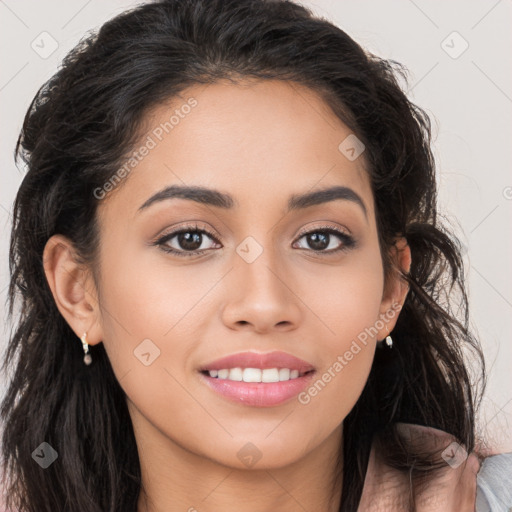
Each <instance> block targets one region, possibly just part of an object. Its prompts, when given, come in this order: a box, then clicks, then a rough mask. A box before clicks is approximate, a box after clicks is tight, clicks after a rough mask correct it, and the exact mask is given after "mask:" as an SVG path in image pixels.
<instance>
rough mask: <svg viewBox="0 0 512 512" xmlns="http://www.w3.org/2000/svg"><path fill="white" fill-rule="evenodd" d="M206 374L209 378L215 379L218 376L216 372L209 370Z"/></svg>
mask: <svg viewBox="0 0 512 512" xmlns="http://www.w3.org/2000/svg"><path fill="white" fill-rule="evenodd" d="M208 373H209V374H210V377H217V375H218V374H219V372H218V371H217V370H210V371H209V372H208Z"/></svg>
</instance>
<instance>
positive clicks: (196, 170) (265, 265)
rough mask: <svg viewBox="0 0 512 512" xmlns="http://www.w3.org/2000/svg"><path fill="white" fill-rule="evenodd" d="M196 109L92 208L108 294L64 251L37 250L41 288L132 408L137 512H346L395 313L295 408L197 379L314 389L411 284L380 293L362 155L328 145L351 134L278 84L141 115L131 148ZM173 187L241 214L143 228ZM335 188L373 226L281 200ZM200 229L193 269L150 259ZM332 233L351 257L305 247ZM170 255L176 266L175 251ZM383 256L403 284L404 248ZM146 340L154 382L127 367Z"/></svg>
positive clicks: (348, 212) (218, 87) (174, 212)
mask: <svg viewBox="0 0 512 512" xmlns="http://www.w3.org/2000/svg"><path fill="white" fill-rule="evenodd" d="M189 97H194V98H195V99H196V100H197V102H198V103H197V106H195V107H194V108H193V110H192V111H191V112H190V113H189V114H188V115H187V116H184V117H183V118H182V119H180V122H179V124H177V125H176V126H175V127H174V128H173V129H172V131H170V132H169V134H167V135H166V136H165V137H164V138H163V140H162V141H161V142H159V143H158V145H157V146H156V147H155V148H153V149H152V150H151V151H150V152H149V154H148V155H147V156H145V158H144V159H142V160H141V161H140V162H139V163H138V165H137V166H136V168H135V169H134V170H133V171H132V172H131V173H130V175H129V176H128V177H127V178H126V179H125V181H124V182H123V184H122V186H120V187H118V188H117V189H116V190H115V191H114V192H113V193H111V194H110V195H108V196H107V197H106V198H105V199H103V200H102V201H101V202H100V206H99V209H98V220H99V226H100V239H101V245H100V250H99V254H98V258H99V266H97V267H96V272H97V274H98V275H99V276H100V279H99V282H100V284H101V287H100V288H98V287H97V286H96V285H95V281H94V279H93V277H92V272H91V268H90V267H87V266H85V267H84V266H80V265H79V264H77V263H76V258H75V254H74V250H73V246H72V244H71V243H70V241H69V240H67V239H66V238H64V237H63V236H61V235H55V236H54V237H52V238H51V239H50V240H49V241H48V243H47V246H46V248H45V253H44V265H45V271H46V275H47V279H48V282H49V285H50V287H51V290H52V292H53V295H54V297H55V301H56V304H57V306H58V308H59V310H60V312H61V313H62V315H63V316H64V318H65V319H66V321H67V322H68V323H69V325H70V326H71V327H72V329H73V330H74V332H75V333H76V334H77V336H78V337H80V336H81V335H82V333H83V332H85V331H86V332H87V341H88V343H89V344H91V345H95V344H97V343H101V342H102V343H104V346H105V349H106V351H107V353H108V356H109V358H110V360H111V362H112V366H113V369H114V371H115V374H116V376H117V378H118V380H119V382H120V385H121V386H122V388H123V389H124V391H125V393H126V395H127V403H128V407H129V411H130V415H131V417H132V421H133V425H134V431H135V436H136V440H137V446H138V452H139V458H140V461H141V469H142V475H143V483H144V488H145V492H143V493H141V496H140V500H139V507H138V510H139V512H143V511H144V512H148V511H149V512H157V511H158V512H160V511H164V510H165V511H166V512H174V511H187V510H189V511H190V512H192V511H193V510H197V511H198V512H203V511H215V510H223V511H225V512H229V511H232V510H237V511H239V510H244V511H246V512H251V511H256V510H276V511H285V510H297V509H298V508H297V507H299V505H298V504H297V503H299V504H300V506H301V507H303V508H304V509H305V510H309V511H323V512H325V511H326V510H331V511H335V510H338V507H339V502H340V498H341V489H340V488H339V487H338V489H339V490H338V491H337V492H336V493H335V495H334V496H331V492H330V487H329V485H328V483H329V481H330V479H331V478H332V476H333V469H334V463H335V458H336V455H337V454H338V452H339V451H340V442H341V439H342V426H343V420H344V418H345V417H346V416H347V414H348V413H349V412H350V410H351V409H352V407H353V406H354V404H355V403H356V401H357V399H358V397H359V396H360V394H361V391H362V389H363V386H364V384H365V382H366V380H367V378H368V374H369V371H370V367H371V363H372V360H373V355H374V350H375V345H376V342H377V341H378V340H382V339H384V338H385V337H386V335H387V334H388V332H389V331H392V330H393V327H394V325H395V323H396V320H397V318H398V314H394V315H393V316H392V317H391V318H389V320H388V321H387V322H386V324H385V325H384V326H383V327H382V328H381V329H378V332H377V334H375V335H374V336H373V337H370V338H368V341H367V344H366V345H362V344H360V345H361V350H360V351H359V352H358V353H357V355H355V356H354V357H353V359H352V360H351V361H349V362H348V364H347V365H346V366H344V368H343V370H342V371H341V372H339V373H337V374H336V377H335V378H332V379H331V381H330V382H329V383H328V384H327V385H326V386H325V387H324V388H323V389H322V390H321V391H320V392H319V393H318V394H317V395H316V396H314V397H312V398H311V400H310V402H309V403H307V404H305V405H304V404H301V403H299V402H298V400H297V399H296V398H294V399H292V400H290V401H288V402H286V403H284V404H282V405H278V406H274V407H267V408H265V407H250V406H247V405H243V404H238V403H232V402H229V401H228V400H226V399H225V398H224V397H222V396H220V395H218V394H216V393H215V392H213V391H212V390H210V389H209V387H207V386H206V385H205V384H204V383H203V382H202V381H201V379H200V378H199V374H198V369H199V368H200V367H201V366H202V365H204V364H206V363H209V362H212V361H214V360H216V359H218V358H219V357H224V356H226V355H230V354H233V353H237V352H242V351H246V350H253V351H256V352H271V351H274V350H282V351H285V352H288V353H290V354H293V355H295V356H296V357H299V358H301V359H304V360H306V361H309V362H310V363H312V364H313V365H314V366H315V368H316V371H317V376H321V375H322V374H323V373H324V372H325V371H327V369H328V368H329V367H332V366H333V364H334V363H335V361H336V360H337V357H338V356H339V355H342V354H344V353H345V352H346V351H347V350H349V348H350V346H351V344H352V342H353V340H355V339H356V338H357V336H358V334H360V333H361V332H363V331H364V330H365V328H369V327H371V326H373V325H375V324H376V321H377V320H378V319H379V318H382V316H383V315H386V314H389V311H391V310H392V307H393V304H400V305H401V304H403V302H404V300H405V297H406V294H407V285H406V284H405V282H404V281H403V280H401V279H400V278H399V277H398V274H397V275H395V276H394V277H392V278H391V279H390V280H389V281H388V282H387V283H385V282H384V270H383V267H382V260H381V252H380V248H379V244H378V238H377V228H376V222H375V211H374V201H373V196H372V191H371V188H370V182H369V179H368V175H367V173H366V171H365V169H364V153H363V155H362V156H361V157H359V158H357V159H356V160H354V161H350V160H349V159H347V158H346V157H345V155H344V154H343V153H342V152H340V150H339V149H338V146H339V144H340V143H341V142H342V141H343V140H344V139H345V138H346V137H347V136H348V135H349V134H350V133H351V132H350V130H349V129H348V128H347V127H346V126H345V125H344V124H343V123H342V122H341V121H340V120H339V119H338V118H337V117H336V116H335V115H334V113H333V112H332V111H331V110H330V109H329V107H328V106H327V104H326V103H324V101H323V100H322V99H321V98H320V97H319V96H318V95H317V94H316V93H315V92H313V91H311V90H309V89H307V88H304V87H302V86H299V85H297V84H291V83H287V82H280V81H264V82H263V81H259V82H249V81H245V82H241V83H238V84H236V85H235V84H232V83H227V82H218V83H215V84H213V85H209V86H207V87H205V86H199V85H198V86H193V87H190V88H189V89H187V90H186V91H184V92H182V94H181V97H179V98H174V99H173V100H172V101H170V102H169V104H166V105H159V106H158V108H155V109H154V110H153V111H152V112H151V113H150V114H148V116H147V127H148V131H147V133H146V134H145V135H144V136H143V137H142V138H141V140H146V137H147V135H148V134H151V130H152V129H153V128H154V127H156V126H158V125H159V124H160V123H161V122H164V121H166V120H168V119H169V117H170V115H171V114H172V112H173V111H174V110H175V109H176V108H179V107H180V105H183V104H184V103H185V102H186V99H187V98H189ZM173 184H178V185H198V186H205V187H209V188H215V189H218V190H220V191H222V192H225V193H229V194H230V195H232V196H233V198H234V199H235V201H236V203H237V206H235V207H233V209H232V210H225V209H222V208H218V207H215V206H206V205H200V204H198V203H195V202H193V201H190V200H185V199H172V200H166V201H161V202H157V203H154V204H153V205H151V206H150V207H148V208H146V209H144V210H142V211H140V212H139V211H138V209H139V207H140V206H141V205H142V204H143V203H144V202H145V201H146V200H147V199H148V198H149V197H150V196H152V195H153V194H155V193H156V192H158V191H159V190H161V189H163V188H165V187H167V186H169V185H173ZM335 185H339V186H345V187H350V188H351V189H352V190H353V191H354V192H356V193H357V194H358V195H359V196H360V197H361V199H362V201H363V203H364V205H365V208H366V211H367V214H366V215H365V213H364V211H363V209H362V208H361V206H360V205H358V204H357V203H355V202H353V201H348V200H336V201H331V202H328V203H323V204H319V205H316V206H311V207H308V208H305V209H302V210H297V211H292V212H289V213H286V205H287V202H288V198H289V196H290V195H292V194H300V193H305V192H311V191H312V190H318V189H320V188H324V187H330V186H335ZM196 221H197V222H198V223H199V227H200V229H201V228H202V227H205V228H206V229H208V230H209V231H211V232H212V233H213V234H214V235H215V237H216V238H217V240H218V241H219V243H218V242H216V241H215V240H213V239H211V238H210V237H209V236H208V235H203V238H202V240H203V243H202V245H201V249H204V254H203V255H200V256H192V257H190V258H185V257H179V256H174V255H172V254H168V253H166V252H164V251H163V250H162V248H161V247H158V246H155V245H151V244H150V242H151V241H153V240H154V239H156V238H157V237H158V236H159V235H160V236H161V235H163V234H166V233H169V232H171V231H173V230H176V229H178V228H181V227H183V226H184V225H186V224H192V225H194V224H195V222H196ZM326 225H327V226H329V227H332V228H335V229H338V230H340V231H342V232H344V233H349V234H350V235H351V236H352V237H353V238H354V239H355V241H356V245H355V246H354V247H351V248H348V249H347V250H345V251H341V252H338V253H331V254H323V253H322V252H321V251H322V250H323V251H324V252H326V250H330V249H334V248H337V247H340V246H342V245H343V240H342V239H339V238H338V237H337V236H335V235H331V236H330V241H329V246H328V249H320V250H316V251H315V247H317V246H314V245H312V244H311V243H310V242H308V237H306V236H301V237H300V238H299V236H298V235H299V234H300V233H299V230H301V229H303V228H304V229H305V230H307V231H313V232H315V233H318V232H322V230H321V229H319V228H322V227H324V226H326ZM192 230H193V229H192ZM248 236H250V237H253V238H254V239H255V240H256V241H257V243H258V244H259V246H260V247H261V248H262V250H263V252H262V253H261V254H260V255H259V256H258V257H257V258H256V259H255V260H254V261H253V262H251V263H248V262H247V261H246V260H244V259H243V258H242V257H240V256H239V254H238V253H237V252H236V249H237V247H238V246H239V245H240V244H241V242H242V241H244V240H245V239H246V237H248ZM169 244H172V245H171V246H172V247H173V248H175V249H176V250H181V251H182V252H185V251H186V246H184V245H183V243H182V244H181V245H180V244H179V241H178V237H174V239H173V241H172V242H171V241H168V242H167V245H168V246H169ZM198 245H199V244H198ZM326 245H327V244H326ZM392 256H393V258H395V262H396V265H397V266H400V267H402V268H403V269H404V270H405V271H407V270H408V269H409V266H410V251H409V248H408V246H407V245H406V244H405V243H404V241H403V240H399V241H398V243H397V246H396V247H394V248H393V249H392ZM145 339H150V340H151V341H152V343H153V344H154V345H155V346H156V347H158V349H159V350H160V355H159V357H157V358H156V359H155V360H154V361H153V362H152V363H151V364H150V365H148V366H146V365H144V364H142V363H141V361H140V360H139V359H138V358H137V357H135V356H134V350H135V349H136V348H137V347H138V345H139V344H140V343H141V342H142V341H143V340H145ZM76 342H77V343H80V342H79V340H76ZM151 350H153V349H151ZM247 443H252V444H253V445H254V446H255V447H256V448H255V449H254V448H253V450H255V451H256V452H257V453H258V454H259V455H261V458H260V460H259V461H258V462H257V463H256V464H254V465H253V466H251V467H248V466H247V465H246V464H244V463H243V462H242V461H241V460H240V459H239V457H238V456H237V454H238V452H239V451H240V450H241V449H242V448H243V447H244V446H245V445H246V444H247ZM246 450H247V448H246ZM330 498H332V499H330ZM299 508H300V507H299Z"/></svg>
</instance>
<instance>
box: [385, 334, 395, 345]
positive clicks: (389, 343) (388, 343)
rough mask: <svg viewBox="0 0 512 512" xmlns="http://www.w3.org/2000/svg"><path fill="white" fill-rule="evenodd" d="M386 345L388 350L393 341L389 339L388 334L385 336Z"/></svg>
mask: <svg viewBox="0 0 512 512" xmlns="http://www.w3.org/2000/svg"><path fill="white" fill-rule="evenodd" d="M386 345H387V346H388V347H389V348H393V340H392V339H391V336H390V335H389V334H388V335H387V336H386Z"/></svg>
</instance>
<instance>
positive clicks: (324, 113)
mask: <svg viewBox="0 0 512 512" xmlns="http://www.w3.org/2000/svg"><path fill="white" fill-rule="evenodd" d="M349 136H353V135H351V131H350V129H349V128H348V127H347V126H346V125H344V124H343V123H342V121H341V120H340V119H339V118H338V117H337V116H336V115H335V114H334V113H333V112H332V110H331V109H330V107H329V106H328V105H327V104H326V103H325V102H324V101H323V99H322V98H321V97H320V96H319V95H318V94H317V93H316V92H314V91H312V90H311V89H309V88H306V87H304V86H302V85H299V84H297V83H292V82H284V81H277V80H275V81H247V80H246V81H243V82H239V83H231V82H217V83H214V84H208V85H203V84H197V85H194V86H192V87H189V88H187V89H185V90H184V91H182V92H181V93H180V95H179V96H175V97H173V98H172V99H171V100H169V101H168V102H166V103H165V104H161V105H158V106H157V107H155V108H153V109H152V110H151V111H150V112H149V113H148V114H147V115H146V117H145V122H144V130H143V134H142V136H141V137H140V140H139V143H138V144H136V146H135V147H134V148H133V153H132V154H130V155H129V157H130V156H131V161H132V163H133V166H130V167H129V166H125V167H126V169H127V170H128V172H125V174H127V177H126V178H125V179H124V180H123V181H125V182H124V183H123V186H122V187H119V190H116V191H114V194H112V195H111V196H108V199H107V200H106V201H105V202H104V206H105V205H106V204H108V203H112V204H116V203H118V204H120V203H123V204H124V209H125V213H128V212H127V211H126V208H128V209H129V210H130V214H133V215H135V212H136V211H137V209H138V208H139V207H140V206H141V205H142V204H143V203H144V201H145V200H146V199H147V198H148V197H149V196H150V195H152V194H154V193H155V192H156V191H158V190H160V189H162V188H164V187H167V186H169V185H173V184H175V185H192V186H194V185H197V186H202V187H208V188H214V189H218V190H223V191H227V192H229V193H230V195H232V196H233V197H235V198H236V205H237V207H243V206H244V205H253V206H254V204H255V201H259V202H260V206H262V201H264V200H268V201H269V202H271V203H272V204H276V205H277V204H280V203H282V204H281V205H280V207H282V206H284V205H285V203H287V202H288V198H289V196H291V195H293V194H300V193H304V192H305V191H308V190H314V189H316V188H326V187H329V186H336V185H343V186H347V187H350V188H352V189H355V190H356V192H357V193H358V194H359V195H361V196H363V197H364V198H365V203H366V205H367V208H368V210H369V212H368V213H372V208H373V200H372V194H371V187H370V184H369V179H368V175H367V172H366V170H365V168H364V165H365V162H364V154H363V155H361V156H360V157H359V158H357V159H355V160H351V159H349V158H347V156H346V153H344V152H343V151H341V150H340V144H342V143H343V141H345V140H346V139H347V137H349ZM136 153H137V155H136V158H135V159H134V158H133V155H135V154H136ZM135 160H136V161H135Z"/></svg>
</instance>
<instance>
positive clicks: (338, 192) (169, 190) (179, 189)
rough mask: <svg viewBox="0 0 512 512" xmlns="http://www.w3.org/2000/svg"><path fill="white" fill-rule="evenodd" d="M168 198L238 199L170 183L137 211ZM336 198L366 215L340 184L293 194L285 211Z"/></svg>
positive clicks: (227, 204)
mask: <svg viewBox="0 0 512 512" xmlns="http://www.w3.org/2000/svg"><path fill="white" fill-rule="evenodd" d="M169 199H187V200H190V201H195V202H196V203H200V204H205V205H209V206H214V207H217V208H223V209H232V208H234V207H235V206H238V201H236V200H235V199H234V198H233V197H232V196H231V195H229V194H227V193H225V192H220V191H219V190H214V189H210V188H205V187H200V186H183V185H171V186H169V187H166V188H164V189H162V190H160V191H159V192H157V193H156V194H154V195H152V196H151V197H150V198H149V199H148V200H147V201H145V202H144V204H142V205H141V206H140V207H139V210H138V211H139V212H140V211H142V210H145V209H146V208H149V207H150V206H151V205H152V204H154V203H158V202H160V201H165V200H169ZM336 200H344V201H351V202H353V203H355V204H357V205H359V206H360V207H361V209H362V210H363V212H364V215H365V217H367V216H368V212H367V210H366V206H365V204H364V202H363V200H362V199H361V197H360V196H359V195H358V194H357V193H356V192H355V191H354V190H352V189H351V188H348V187H342V186H336V187H330V188H325V189H321V190H316V191H315V192H306V193H304V194H293V195H291V196H290V198H289V200H288V209H287V212H290V211H295V210H301V209H304V208H309V207H311V206H316V205H319V204H323V203H328V202H331V201H336Z"/></svg>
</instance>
